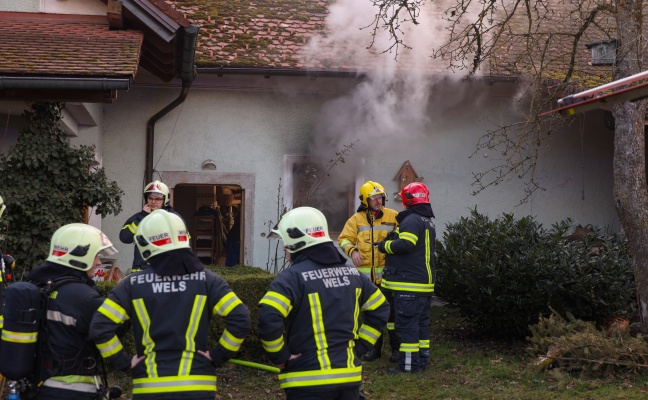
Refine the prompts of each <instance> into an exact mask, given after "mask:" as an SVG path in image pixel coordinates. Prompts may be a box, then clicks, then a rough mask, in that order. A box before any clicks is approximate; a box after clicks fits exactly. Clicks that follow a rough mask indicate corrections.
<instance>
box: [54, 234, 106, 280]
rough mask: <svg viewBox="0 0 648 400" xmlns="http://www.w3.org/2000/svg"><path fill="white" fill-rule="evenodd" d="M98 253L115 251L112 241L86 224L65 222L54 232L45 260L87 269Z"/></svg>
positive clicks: (83, 269)
mask: <svg viewBox="0 0 648 400" xmlns="http://www.w3.org/2000/svg"><path fill="white" fill-rule="evenodd" d="M99 253H102V254H103V255H106V256H109V255H113V254H115V253H117V250H116V249H115V248H114V247H113V244H112V242H111V241H110V239H108V237H107V236H106V235H104V234H103V232H101V231H100V230H99V229H97V228H95V227H94V226H91V225H86V224H79V223H74V224H67V225H64V226H62V227H60V228H58V229H57V230H56V232H54V235H52V240H51V241H50V252H49V256H48V257H47V261H51V262H53V263H56V264H61V265H65V266H66V267H70V268H74V269H78V270H81V271H87V270H89V269H90V268H92V266H93V265H94V260H95V257H97V255H98V254H99Z"/></svg>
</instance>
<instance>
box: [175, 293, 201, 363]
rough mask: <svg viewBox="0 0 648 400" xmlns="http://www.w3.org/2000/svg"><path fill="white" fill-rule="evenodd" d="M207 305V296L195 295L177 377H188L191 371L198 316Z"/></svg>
mask: <svg viewBox="0 0 648 400" xmlns="http://www.w3.org/2000/svg"><path fill="white" fill-rule="evenodd" d="M205 304H207V296H204V295H197V296H196V297H195V298H194V303H193V306H192V307H191V315H189V324H188V325H187V331H186V332H185V351H184V354H183V356H182V357H181V358H180V365H179V366H178V375H180V376H184V375H189V372H190V371H191V364H192V363H193V357H194V354H195V353H196V334H197V333H198V325H200V316H201V315H202V313H203V310H204V309H205Z"/></svg>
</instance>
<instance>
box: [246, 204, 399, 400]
mask: <svg viewBox="0 0 648 400" xmlns="http://www.w3.org/2000/svg"><path fill="white" fill-rule="evenodd" d="M272 232H273V235H278V236H280V237H281V239H282V240H283V243H284V249H285V251H286V253H287V256H288V257H289V259H290V260H291V261H292V265H291V266H290V268H287V269H285V270H284V271H283V272H281V273H280V274H279V275H278V276H277V277H276V278H275V279H274V280H273V281H272V283H271V284H270V288H269V290H268V292H267V293H266V294H265V295H264V297H263V298H262V299H261V301H260V302H259V320H258V331H259V338H260V339H261V343H262V345H263V348H264V350H265V351H266V353H267V354H268V357H269V358H270V360H271V361H272V362H273V363H275V364H276V365H277V366H278V367H279V369H280V370H281V372H280V373H279V383H280V386H281V388H282V389H284V390H285V393H286V398H287V399H289V400H294V399H344V400H347V399H361V398H364V397H362V395H361V394H360V383H361V380H362V364H361V359H360V355H362V354H365V353H366V352H367V351H368V350H369V349H371V347H372V346H373V345H374V344H375V343H376V341H377V340H378V338H379V337H380V335H381V332H382V329H383V328H384V326H385V323H386V322H387V318H388V315H389V304H388V303H387V300H386V299H385V296H384V295H383V294H382V292H381V291H380V290H379V289H378V288H377V287H376V286H375V285H374V284H373V283H371V281H370V280H369V279H368V278H367V277H366V276H365V275H363V274H361V273H360V272H359V271H358V270H357V269H356V268H353V267H350V266H347V265H346V259H345V258H344V256H342V254H340V252H339V251H338V249H337V248H336V247H335V245H334V244H333V242H332V240H331V238H330V237H329V234H328V225H327V222H326V218H325V217H324V215H323V214H322V213H321V212H320V211H319V210H317V209H315V208H311V207H299V208H295V209H293V210H291V211H289V212H287V213H286V214H285V215H284V216H283V217H282V218H281V220H280V221H279V223H278V224H277V226H275V228H274V229H273V230H272ZM361 312H362V313H363V317H362V318H361V317H360V313H361ZM359 321H363V322H362V325H360V322H359ZM284 332H285V334H284Z"/></svg>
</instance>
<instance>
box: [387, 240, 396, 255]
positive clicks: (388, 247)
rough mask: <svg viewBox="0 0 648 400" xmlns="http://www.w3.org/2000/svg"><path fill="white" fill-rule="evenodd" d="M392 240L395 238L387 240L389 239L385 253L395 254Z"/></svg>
mask: <svg viewBox="0 0 648 400" xmlns="http://www.w3.org/2000/svg"><path fill="white" fill-rule="evenodd" d="M392 242H393V240H387V241H386V242H385V253H387V254H394V252H393V251H392V249H391V244H392Z"/></svg>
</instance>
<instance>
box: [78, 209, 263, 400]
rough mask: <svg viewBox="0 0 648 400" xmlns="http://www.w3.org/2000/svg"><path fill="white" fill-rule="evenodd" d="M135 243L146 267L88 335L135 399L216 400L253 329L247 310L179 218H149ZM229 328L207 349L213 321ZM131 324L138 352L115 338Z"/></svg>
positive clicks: (161, 213)
mask: <svg viewBox="0 0 648 400" xmlns="http://www.w3.org/2000/svg"><path fill="white" fill-rule="evenodd" d="M135 242H136V244H137V247H138V248H139V250H140V252H141V254H142V257H143V258H144V259H145V260H147V261H148V262H149V265H150V267H149V268H148V269H145V270H142V271H139V272H136V273H133V274H131V275H130V276H128V277H126V278H124V279H123V280H122V281H121V282H119V284H117V286H115V288H114V289H113V290H112V291H111V292H110V293H109V294H108V298H107V299H106V301H105V302H104V303H103V305H102V306H101V307H100V308H99V310H98V311H97V312H96V313H95V316H94V319H93V321H92V326H91V328H90V336H91V338H92V339H93V340H94V341H95V343H96V344H97V348H98V349H99V351H100V352H101V355H102V356H103V357H104V358H105V359H106V360H108V361H109V362H110V363H111V364H112V365H113V366H114V367H115V368H117V369H119V370H123V371H126V370H129V369H131V373H132V376H133V397H132V398H133V399H134V400H137V399H174V400H176V399H192V400H203V399H204V400H207V399H209V400H213V399H214V396H215V395H216V367H218V366H220V365H222V364H223V363H224V362H226V361H227V360H228V359H229V358H231V357H233V356H234V355H235V354H236V352H237V351H238V350H239V348H240V347H241V344H242V343H243V339H244V338H245V336H246V335H247V334H248V333H249V331H250V329H251V322H250V313H249V311H248V309H247V307H246V306H245V305H244V304H243V303H242V302H241V300H239V298H238V297H237V296H236V294H234V292H233V291H232V289H230V287H229V285H228V284H227V282H225V281H224V280H223V279H222V278H221V277H220V276H218V275H216V274H215V273H213V272H212V271H209V270H206V269H205V267H204V266H203V265H202V264H201V263H200V260H199V259H198V257H196V255H195V254H194V253H193V252H192V251H191V249H190V247H189V240H188V234H187V228H186V226H185V224H184V222H183V220H182V218H180V217H179V216H178V215H176V214H173V213H170V212H167V211H165V210H155V211H153V212H151V214H150V215H148V216H147V217H146V218H144V219H143V220H142V221H141V222H140V224H139V228H138V230H137V235H136V237H135ZM217 315H218V316H221V317H223V318H224V321H225V330H224V331H223V333H222V335H221V337H220V340H219V341H218V342H217V343H216V345H215V346H214V347H213V348H212V349H208V347H207V346H208V343H207V340H208V329H209V323H210V321H211V320H212V317H215V316H217ZM127 321H130V323H131V325H132V328H133V336H134V338H135V349H136V351H137V354H136V355H134V356H132V357H131V356H130V355H128V354H127V353H126V351H125V350H124V349H123V347H122V344H121V342H120V341H119V339H118V338H117V336H116V335H115V331H116V330H117V328H118V327H119V326H120V325H121V324H123V323H125V322H127Z"/></svg>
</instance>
